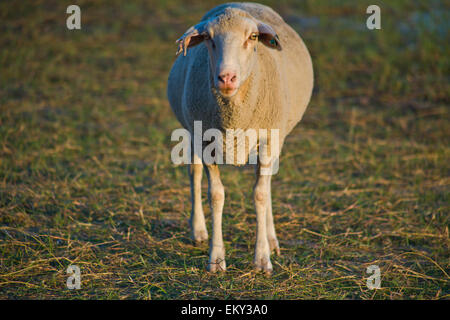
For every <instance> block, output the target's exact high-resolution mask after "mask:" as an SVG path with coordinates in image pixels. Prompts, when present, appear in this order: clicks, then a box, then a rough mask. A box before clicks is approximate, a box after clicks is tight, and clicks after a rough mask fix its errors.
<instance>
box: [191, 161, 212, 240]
mask: <svg viewBox="0 0 450 320" xmlns="http://www.w3.org/2000/svg"><path fill="white" fill-rule="evenodd" d="M194 157H197V156H196V155H194ZM188 173H189V180H190V182H191V203H192V211H191V219H190V220H189V224H190V226H191V232H192V233H191V237H192V240H194V241H195V243H196V244H200V243H201V242H203V241H206V240H208V230H207V229H206V223H205V215H204V213H203V206H202V173H203V164H201V163H199V164H197V163H195V162H194V161H193V163H192V164H190V165H189V166H188Z"/></svg>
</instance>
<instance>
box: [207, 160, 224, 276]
mask: <svg viewBox="0 0 450 320" xmlns="http://www.w3.org/2000/svg"><path fill="white" fill-rule="evenodd" d="M205 168H206V175H207V176H208V198H209V204H210V206H211V213H212V240H211V244H210V250H209V264H208V270H209V271H210V272H216V271H225V270H226V263H225V247H224V245H223V238H222V210H223V204H224V201H225V191H224V188H223V185H222V181H221V180H220V172H219V167H218V166H217V165H215V164H213V165H205Z"/></svg>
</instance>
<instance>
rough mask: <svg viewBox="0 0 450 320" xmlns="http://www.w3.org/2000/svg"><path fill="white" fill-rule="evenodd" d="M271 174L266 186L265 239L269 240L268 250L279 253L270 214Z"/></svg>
mask: <svg viewBox="0 0 450 320" xmlns="http://www.w3.org/2000/svg"><path fill="white" fill-rule="evenodd" d="M271 178H272V176H271V175H270V176H269V183H268V186H267V194H268V196H267V201H268V204H267V216H266V224H267V240H268V241H269V249H270V252H272V251H275V253H276V254H277V255H278V256H279V255H280V246H279V245H278V239H277V235H276V233H275V225H274V223H273V215H272V188H271V185H270V182H271V180H272V179H271Z"/></svg>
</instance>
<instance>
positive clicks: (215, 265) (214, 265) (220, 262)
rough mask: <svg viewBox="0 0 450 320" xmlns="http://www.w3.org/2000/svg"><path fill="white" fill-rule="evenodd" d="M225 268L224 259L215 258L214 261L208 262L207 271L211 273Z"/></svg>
mask: <svg viewBox="0 0 450 320" xmlns="http://www.w3.org/2000/svg"><path fill="white" fill-rule="evenodd" d="M226 270H227V266H226V263H225V259H220V258H217V259H216V261H215V262H209V264H208V271H209V272H211V273H216V272H217V271H219V272H223V271H226Z"/></svg>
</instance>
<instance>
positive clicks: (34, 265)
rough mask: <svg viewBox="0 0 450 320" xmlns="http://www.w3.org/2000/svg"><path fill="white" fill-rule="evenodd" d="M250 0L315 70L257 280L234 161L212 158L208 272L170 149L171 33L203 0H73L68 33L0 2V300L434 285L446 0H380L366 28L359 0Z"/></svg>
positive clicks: (348, 291) (270, 294) (312, 293)
mask: <svg viewBox="0 0 450 320" xmlns="http://www.w3.org/2000/svg"><path fill="white" fill-rule="evenodd" d="M182 3H183V4H182ZM266 3H268V4H270V5H271V6H273V7H274V8H275V9H276V10H277V11H279V12H280V13H281V14H282V15H283V16H284V17H285V19H286V20H287V21H289V23H290V24H292V25H293V27H294V28H295V29H297V30H298V31H299V32H300V33H301V35H302V36H303V38H304V39H305V42H306V43H307V45H308V47H309V48H310V50H311V53H312V56H313V61H314V64H315V72H316V77H317V78H316V91H315V93H314V97H313V100H312V102H311V105H310V108H309V110H308V111H307V113H306V115H305V117H304V120H303V121H302V123H301V124H300V125H299V126H298V127H297V128H296V129H295V130H294V132H293V133H292V134H291V135H290V136H289V138H288V141H287V143H286V146H285V149H284V152H283V155H282V158H281V166H280V172H279V174H278V175H277V176H275V177H274V181H273V199H274V203H273V205H274V213H275V220H276V228H277V232H278V238H279V240H280V245H281V252H282V256H281V257H274V258H273V264H274V274H273V275H272V277H270V278H267V277H265V276H263V275H262V274H256V273H254V272H253V270H252V265H251V261H252V255H253V248H254V239H255V237H254V233H255V214H254V208H253V205H252V201H251V193H250V191H251V186H252V184H253V171H252V170H251V169H249V168H240V169H236V168H231V167H224V168H223V170H222V172H223V173H222V176H223V183H224V185H225V188H226V204H225V208H224V212H225V214H224V237H225V239H224V240H225V246H226V249H227V263H228V266H229V269H228V271H227V272H226V273H225V274H219V275H210V274H208V273H206V272H205V267H206V263H207V254H208V249H207V246H206V245H205V246H202V247H195V246H194V245H193V244H192V243H191V241H190V240H189V230H188V223H187V219H188V217H189V211H190V204H189V185H188V179H187V174H186V171H185V169H184V168H181V167H174V166H173V165H172V163H171V162H170V150H171V147H172V144H171V142H170V133H171V131H172V130H173V129H175V128H177V127H179V124H178V123H177V122H176V120H175V117H174V116H173V115H172V112H171V111H170V107H169V105H168V102H167V99H166V97H165V88H166V79H167V74H168V70H169V69H170V66H171V64H172V61H173V59H174V53H175V50H176V48H175V45H174V43H173V42H174V39H176V38H177V36H179V35H180V34H181V33H182V32H184V30H185V29H186V28H187V27H188V26H189V25H191V24H192V23H194V22H196V21H197V20H198V19H199V18H200V17H201V16H202V14H203V13H204V12H205V11H206V10H207V9H208V8H211V7H213V4H209V5H205V4H202V3H201V2H200V1H188V2H181V1H175V0H173V1H168V2H158V1H137V2H132V3H131V2H130V3H127V4H124V3H123V2H119V1H107V2H106V1H94V2H93V1H81V2H80V7H81V8H82V27H83V29H82V31H77V32H75V31H68V30H66V29H65V17H66V15H65V4H64V3H63V2H60V1H45V2H39V1H33V2H17V3H16V2H2V3H0V20H1V21H3V22H5V23H3V24H2V26H0V28H1V31H0V35H1V36H0V46H1V47H2V50H1V51H0V65H1V73H0V252H1V254H0V298H3V299H5V298H52V299H53V298H55V299H60V298H82V299H94V298H98V299H116V298H119V299H126V298H137V299H175V298H178V299H204V298H220V299H244V298H247V299H266V298H269V299H448V298H449V293H450V290H449V273H450V271H449V262H450V261H449V231H448V222H449V221H448V216H449V215H448V213H449V211H450V207H449V204H450V201H449V173H450V166H449V163H450V162H449V154H450V148H449V143H448V137H449V133H450V132H449V128H450V126H449V116H448V105H449V100H448V97H449V93H450V92H449V87H448V70H449V61H448V57H447V55H448V52H449V48H448V42H447V41H446V40H445V33H446V32H448V27H446V26H448V22H447V21H450V20H449V19H448V18H449V17H448V12H449V10H448V9H449V8H448V5H446V4H444V3H440V2H432V3H430V4H426V3H423V4H421V5H420V6H419V5H417V6H415V5H412V4H410V3H409V2H406V1H399V2H395V3H394V4H392V3H385V4H381V5H380V6H381V7H382V27H383V29H382V31H376V32H375V31H368V30H366V29H365V28H364V23H365V8H366V7H367V4H368V3H358V5H356V4H355V3H354V2H341V1H339V2H338V1H334V2H324V1H314V2H312V1H311V2H310V1H304V2H300V3H299V2H298V1H281V2H273V3H270V2H268V1H267V2H266ZM446 12H447V13H446ZM442 32H444V35H443V34H442ZM204 183H205V184H204V186H205V190H206V181H204ZM205 209H207V206H206V201H205ZM206 212H207V213H208V212H209V210H206ZM207 216H208V225H209V224H210V220H209V214H208V215H207ZM71 264H76V265H78V266H80V268H81V280H82V289H81V290H73V291H72V290H68V289H67V288H66V286H65V284H66V279H67V276H68V275H67V274H66V268H67V267H68V266H69V265H71ZM371 264H377V265H379V266H380V268H381V275H382V284H381V286H382V288H381V289H379V290H375V291H372V290H369V289H368V288H367V287H366V278H367V276H368V275H367V274H366V273H365V270H366V268H367V266H369V265H371Z"/></svg>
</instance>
